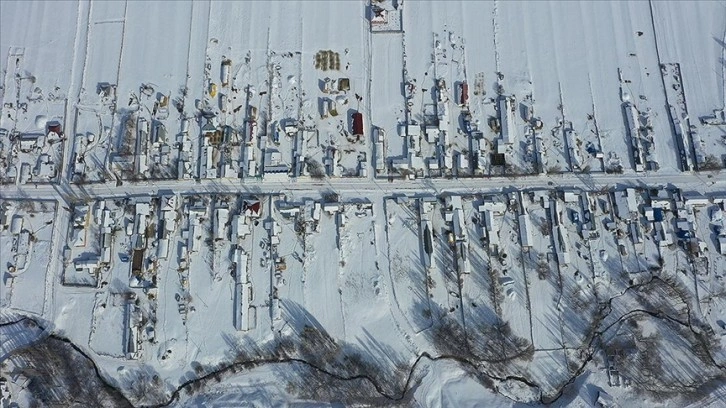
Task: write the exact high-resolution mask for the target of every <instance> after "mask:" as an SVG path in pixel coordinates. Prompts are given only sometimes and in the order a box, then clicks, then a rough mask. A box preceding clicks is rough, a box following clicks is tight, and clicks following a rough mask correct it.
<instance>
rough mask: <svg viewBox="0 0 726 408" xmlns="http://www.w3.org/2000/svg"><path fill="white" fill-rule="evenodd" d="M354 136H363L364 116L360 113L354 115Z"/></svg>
mask: <svg viewBox="0 0 726 408" xmlns="http://www.w3.org/2000/svg"><path fill="white" fill-rule="evenodd" d="M353 135H355V136H358V135H360V136H363V114H362V113H360V112H355V113H354V114H353Z"/></svg>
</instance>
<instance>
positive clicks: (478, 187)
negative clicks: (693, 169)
mask: <svg viewBox="0 0 726 408" xmlns="http://www.w3.org/2000/svg"><path fill="white" fill-rule="evenodd" d="M668 184H673V185H675V186H676V187H678V188H681V189H682V190H684V192H688V191H691V190H693V191H696V190H698V191H699V192H703V193H708V192H713V191H724V190H726V178H724V177H722V176H721V175H719V174H718V173H715V172H713V173H712V172H700V173H675V174H674V173H670V174H669V173H657V174H646V175H644V176H639V177H636V176H635V174H628V173H625V174H605V173H598V174H587V175H572V174H552V175H534V176H525V177H517V178H506V177H498V178H471V179H418V180H393V181H387V180H377V179H376V180H364V179H327V180H324V181H320V180H297V181H290V182H278V181H257V180H254V181H251V180H249V181H244V182H242V181H240V180H234V179H215V180H211V179H210V180H200V181H198V182H196V181H192V182H190V181H188V180H155V181H137V182H125V183H124V184H123V185H122V186H120V187H117V186H116V184H115V183H113V182H110V183H95V184H85V185H77V184H65V183H64V184H61V185H51V184H39V185H37V186H34V185H32V184H30V185H14V186H3V189H2V191H1V192H0V198H5V199H32V200H55V199H59V200H60V201H64V202H65V201H77V200H86V199H90V198H95V197H106V198H112V197H127V196H153V195H157V194H159V193H161V194H175V193H176V194H214V193H250V194H279V193H285V192H300V193H305V192H318V191H335V192H338V193H341V194H346V195H350V196H353V197H355V196H358V197H369V196H371V195H392V194H398V193H436V194H441V193H446V192H451V193H473V192H477V193H486V192H498V191H503V190H504V191H509V190H525V189H538V188H553V187H554V188H565V189H566V188H577V189H582V190H585V191H598V190H602V189H608V188H613V187H615V186H623V187H626V186H658V185H668Z"/></svg>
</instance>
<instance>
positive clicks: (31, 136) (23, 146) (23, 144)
mask: <svg viewBox="0 0 726 408" xmlns="http://www.w3.org/2000/svg"><path fill="white" fill-rule="evenodd" d="M41 138H43V134H41V133H21V134H20V136H18V141H19V142H20V151H22V152H29V151H31V150H33V148H35V147H36V146H37V145H38V144H39V140H40V139H41Z"/></svg>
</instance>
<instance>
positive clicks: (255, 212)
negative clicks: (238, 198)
mask: <svg viewBox="0 0 726 408" xmlns="http://www.w3.org/2000/svg"><path fill="white" fill-rule="evenodd" d="M242 212H243V213H244V215H245V216H246V217H250V218H259V217H260V216H261V215H262V203H260V200H244V201H242Z"/></svg>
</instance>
